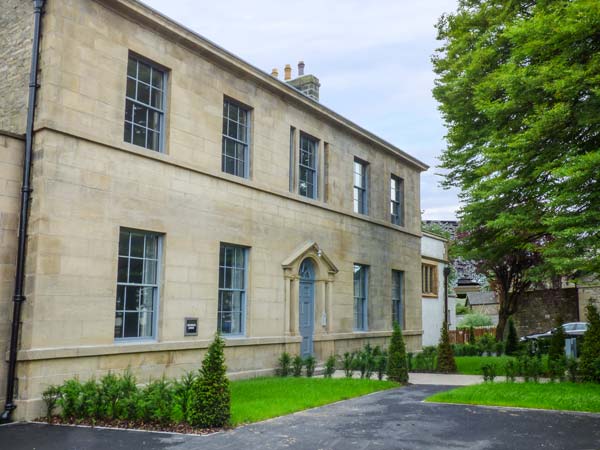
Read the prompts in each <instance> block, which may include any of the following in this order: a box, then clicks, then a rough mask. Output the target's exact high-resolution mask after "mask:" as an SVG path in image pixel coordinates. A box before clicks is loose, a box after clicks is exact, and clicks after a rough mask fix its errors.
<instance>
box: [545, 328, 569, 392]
mask: <svg viewBox="0 0 600 450" xmlns="http://www.w3.org/2000/svg"><path fill="white" fill-rule="evenodd" d="M561 324H562V319H561V318H560V317H559V318H557V320H556V330H555V331H554V333H552V336H551V337H550V347H549V349H548V375H549V376H550V379H551V380H552V381H554V380H559V381H564V379H565V371H566V370H567V357H566V356H565V339H566V337H567V336H566V334H565V330H564V329H563V327H562V326H561Z"/></svg>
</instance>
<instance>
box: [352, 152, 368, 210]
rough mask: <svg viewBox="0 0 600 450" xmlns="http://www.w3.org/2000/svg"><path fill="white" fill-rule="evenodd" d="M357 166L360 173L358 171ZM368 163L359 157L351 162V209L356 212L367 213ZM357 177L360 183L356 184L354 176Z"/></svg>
mask: <svg viewBox="0 0 600 450" xmlns="http://www.w3.org/2000/svg"><path fill="white" fill-rule="evenodd" d="M357 167H359V168H360V169H361V172H362V173H358V172H357V171H356V168H357ZM368 170H369V163H368V162H366V161H363V160H362V159H359V158H354V162H353V163H352V180H353V184H354V187H353V189H352V204H353V210H354V212H355V213H357V214H364V215H367V214H369V201H368V199H369V177H368ZM357 176H358V177H359V181H360V185H357V184H356V178H357Z"/></svg>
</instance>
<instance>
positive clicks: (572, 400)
mask: <svg viewBox="0 0 600 450" xmlns="http://www.w3.org/2000/svg"><path fill="white" fill-rule="evenodd" d="M426 401H428V402H441V403H465V404H469V405H492V406H518V407H522V408H539V409H557V410H566V411H587V412H600V385H599V384H575V383H542V384H538V383H504V382H502V383H484V384H477V385H474V386H465V387H461V388H458V389H453V390H451V391H446V392H440V393H438V394H435V395H433V396H431V397H429V398H428V399H427V400H426Z"/></svg>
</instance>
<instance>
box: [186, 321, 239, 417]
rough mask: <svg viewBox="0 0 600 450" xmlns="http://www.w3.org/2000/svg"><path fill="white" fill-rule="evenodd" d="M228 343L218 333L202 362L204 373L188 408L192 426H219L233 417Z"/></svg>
mask: <svg viewBox="0 0 600 450" xmlns="http://www.w3.org/2000/svg"><path fill="white" fill-rule="evenodd" d="M224 348H225V342H224V341H223V339H221V336H220V335H219V334H218V333H217V334H216V335H215V339H214V340H213V342H212V343H211V344H210V346H209V347H208V351H207V353H206V356H205V357H204V360H203V361H202V368H201V369H200V376H199V377H198V378H197V379H196V380H194V383H193V385H192V392H191V395H190V400H189V401H190V405H189V406H188V408H187V412H188V422H189V423H190V425H192V426H197V427H203V428H215V427H222V426H224V425H227V423H228V422H229V418H230V417H231V393H230V390H229V380H228V379H227V375H226V371H227V367H226V366H225V354H224V351H223V350H224Z"/></svg>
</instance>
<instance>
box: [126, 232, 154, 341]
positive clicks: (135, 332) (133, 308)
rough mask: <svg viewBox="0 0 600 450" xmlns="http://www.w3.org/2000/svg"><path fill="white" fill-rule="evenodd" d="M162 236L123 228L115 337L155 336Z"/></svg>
mask: <svg viewBox="0 0 600 450" xmlns="http://www.w3.org/2000/svg"><path fill="white" fill-rule="evenodd" d="M159 259H160V236H159V235H158V234H155V233H149V232H146V231H137V230H127V229H122V230H121V232H120V235H119V264H118V265H119V269H118V274H117V299H116V308H115V339H128V338H153V337H155V333H156V330H155V328H156V327H155V323H156V312H157V304H158V287H159V286H158V283H159V279H158V268H159V267H160V265H159Z"/></svg>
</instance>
